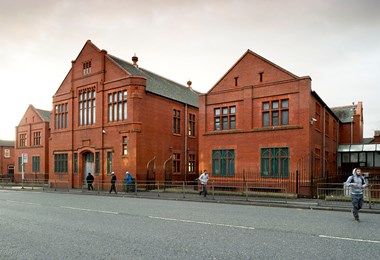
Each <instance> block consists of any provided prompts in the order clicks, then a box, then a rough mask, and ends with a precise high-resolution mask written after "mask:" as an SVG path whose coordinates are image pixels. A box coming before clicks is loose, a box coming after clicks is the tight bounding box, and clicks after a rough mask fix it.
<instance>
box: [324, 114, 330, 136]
mask: <svg viewBox="0 0 380 260" xmlns="http://www.w3.org/2000/svg"><path fill="white" fill-rule="evenodd" d="M325 134H326V135H327V136H329V135H330V115H329V114H328V113H327V112H326V113H325Z"/></svg>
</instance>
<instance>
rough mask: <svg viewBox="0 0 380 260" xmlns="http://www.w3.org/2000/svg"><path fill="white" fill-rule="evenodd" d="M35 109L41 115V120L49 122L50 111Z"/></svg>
mask: <svg viewBox="0 0 380 260" xmlns="http://www.w3.org/2000/svg"><path fill="white" fill-rule="evenodd" d="M35 110H36V112H37V113H38V114H39V115H40V116H41V118H42V120H44V121H45V122H50V111H48V110H42V109H37V108H36V109H35Z"/></svg>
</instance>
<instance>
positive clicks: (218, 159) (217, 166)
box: [212, 149, 235, 177]
mask: <svg viewBox="0 0 380 260" xmlns="http://www.w3.org/2000/svg"><path fill="white" fill-rule="evenodd" d="M212 175H213V176H223V177H224V176H235V150H233V149H228V150H213V151H212Z"/></svg>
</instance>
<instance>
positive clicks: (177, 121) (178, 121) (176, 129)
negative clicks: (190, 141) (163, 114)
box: [173, 109, 181, 135]
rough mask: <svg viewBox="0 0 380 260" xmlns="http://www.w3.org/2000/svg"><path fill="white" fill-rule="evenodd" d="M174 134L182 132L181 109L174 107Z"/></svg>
mask: <svg viewBox="0 0 380 260" xmlns="http://www.w3.org/2000/svg"><path fill="white" fill-rule="evenodd" d="M173 134H178V135H179V134H181V111H179V110H176V109H173Z"/></svg>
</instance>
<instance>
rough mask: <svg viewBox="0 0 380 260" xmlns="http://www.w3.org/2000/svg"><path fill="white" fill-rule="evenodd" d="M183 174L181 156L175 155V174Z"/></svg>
mask: <svg viewBox="0 0 380 260" xmlns="http://www.w3.org/2000/svg"><path fill="white" fill-rule="evenodd" d="M180 172H181V154H179V153H173V173H180Z"/></svg>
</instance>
